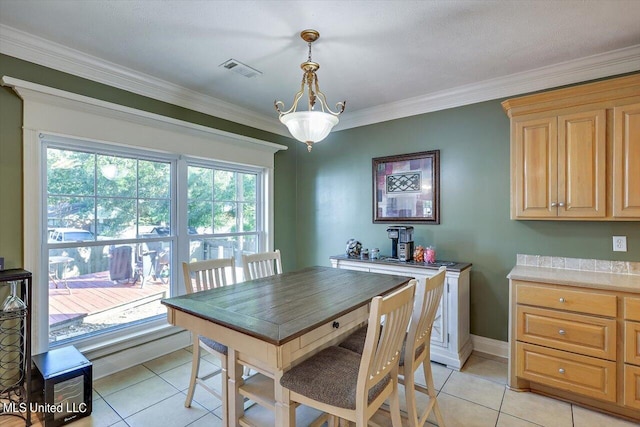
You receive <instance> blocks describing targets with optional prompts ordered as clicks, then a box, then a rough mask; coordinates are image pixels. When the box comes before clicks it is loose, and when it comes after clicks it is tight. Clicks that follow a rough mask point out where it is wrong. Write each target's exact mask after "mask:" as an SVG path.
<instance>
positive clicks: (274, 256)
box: [242, 249, 282, 280]
mask: <svg viewBox="0 0 640 427" xmlns="http://www.w3.org/2000/svg"><path fill="white" fill-rule="evenodd" d="M242 263H243V269H244V280H253V279H261V278H263V277H268V276H273V275H274V274H282V260H281V258H280V250H278V249H276V250H275V251H273V252H262V253H258V254H253V255H242Z"/></svg>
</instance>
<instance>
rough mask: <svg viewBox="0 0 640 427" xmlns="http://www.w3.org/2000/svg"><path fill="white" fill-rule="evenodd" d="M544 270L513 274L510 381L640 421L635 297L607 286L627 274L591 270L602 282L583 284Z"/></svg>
mask: <svg viewBox="0 0 640 427" xmlns="http://www.w3.org/2000/svg"><path fill="white" fill-rule="evenodd" d="M516 268H517V267H516ZM514 270H515V269H514ZM546 270H549V269H546ZM544 274H546V276H545V278H544V279H543V280H544V282H542V281H540V282H538V281H532V280H522V279H520V278H516V279H514V276H513V271H512V273H511V274H510V281H509V282H510V288H509V292H510V307H509V312H510V316H509V341H510V355H509V387H510V388H511V389H513V390H516V391H529V390H532V391H537V392H540V393H543V394H548V395H552V396H556V397H560V398H562V399H565V400H569V401H574V402H577V403H579V404H582V405H586V406H590V407H593V408H596V409H600V410H603V411H607V412H611V413H614V414H617V415H621V416H624V417H627V418H631V419H633V420H636V421H640V297H638V296H637V294H634V293H631V292H623V291H620V290H609V288H608V287H607V286H609V287H610V286H611V285H610V284H611V283H614V282H615V280H616V279H617V280H627V281H630V280H629V279H620V278H615V277H613V276H614V275H608V276H606V277H605V273H593V274H596V275H598V274H599V275H600V277H605V278H604V279H602V280H603V282H605V284H604V285H602V287H596V286H594V285H593V283H590V284H589V286H581V285H579V284H576V285H568V284H567V275H565V276H562V277H560V278H559V280H558V282H557V283H550V281H551V280H550V278H549V273H548V271H547V273H544ZM516 276H517V274H516ZM610 276H611V277H610ZM639 283H640V281H639ZM629 288H630V289H635V287H634V286H630V287H629Z"/></svg>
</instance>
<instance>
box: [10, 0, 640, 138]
mask: <svg viewBox="0 0 640 427" xmlns="http://www.w3.org/2000/svg"><path fill="white" fill-rule="evenodd" d="M306 28H314V29H316V30H318V31H319V32H320V34H321V36H320V39H319V40H318V42H316V43H315V44H314V46H313V60H314V61H316V62H319V63H320V65H321V67H320V70H319V71H318V77H319V81H320V87H321V89H322V90H323V91H324V92H325V94H326V95H327V98H328V101H329V103H330V105H331V106H333V105H334V104H335V103H336V102H338V101H342V100H346V101H347V109H346V111H345V113H344V114H343V116H342V123H341V127H342V128H347V127H354V126H360V125H363V124H369V123H373V122H377V121H384V120H389V119H393V118H397V117H402V116H407V115H412V114H419V113H422V112H427V111H433V110H436V109H442V108H448V107H451V106H455V105H463V104H465V103H471V102H478V101H482V100H487V99H494V98H498V97H503V96H510V95H514V94H517V93H523V92H526V91H532V90H538V89H544V88H547V87H553V86H558V85H562V84H568V83H573V82H576V81H584V80H586V79H592V78H598V77H604V76H607V75H613V74H618V73H623V72H628V71H634V70H640V1H639V0H599V1H591V0H521V1H508V0H472V1H461V0H449V1H444V0H439V1H436V0H431V1H429V0H425V1H398V0H397V1H308V0H305V1H260V0H258V1H215V0H211V1H195V0H186V1H184V0H183V1H172V0H165V1H160V0H156V1H152V0H146V1H107V0H91V1H78V0H0V52H2V53H6V54H9V55H12V56H17V57H19V58H21V59H26V60H30V61H33V62H37V63H41V64H42V65H46V66H51V67H53V68H57V69H60V70H62V71H66V72H73V73H75V74H78V75H81V76H83V77H88V78H91V79H94V80H96V81H101V82H103V83H108V84H112V85H113V86H116V87H121V88H125V89H128V90H131V91H133V92H136V93H141V94H143V95H146V96H153V97H155V98H158V99H162V100H165V101H169V102H174V103H176V104H179V105H183V106H186V107H189V108H193V109H196V110H199V111H204V112H207V113H210V114H214V115H218V116H220V117H223V118H228V119H231V120H235V121H238V122H240V123H244V124H249V125H251V126H254V127H257V128H262V129H265V130H270V131H276V132H278V133H282V134H286V130H285V129H284V127H283V126H282V125H280V124H279V122H278V121H277V113H276V112H275V110H274V109H273V101H274V100H276V99H278V100H282V101H284V102H285V105H286V106H287V107H288V106H289V105H291V101H292V98H293V95H294V93H295V91H296V90H297V89H298V87H299V84H300V79H301V77H302V71H301V70H300V68H299V65H300V63H301V62H303V61H305V60H306V57H307V47H306V44H305V43H304V42H303V41H302V40H301V39H300V38H299V32H300V31H301V30H303V29H306ZM230 58H234V59H236V60H239V61H241V62H243V63H245V64H247V65H249V66H251V67H253V68H256V69H258V70H260V71H261V72H262V73H263V74H262V75H261V76H258V77H254V78H250V79H248V78H245V77H243V76H240V75H238V74H236V73H233V72H230V71H228V70H226V69H224V68H223V67H220V66H219V65H220V64H221V63H223V62H224V61H226V60H227V59H230Z"/></svg>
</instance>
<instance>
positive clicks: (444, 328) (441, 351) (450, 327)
mask: <svg viewBox="0 0 640 427" xmlns="http://www.w3.org/2000/svg"><path fill="white" fill-rule="evenodd" d="M331 265H332V266H333V267H334V268H342V269H347V270H358V271H368V272H370V273H381V274H396V275H400V276H410V277H413V278H415V279H417V280H424V279H426V278H427V277H430V276H433V275H434V274H436V273H437V272H438V270H437V269H433V268H425V267H422V266H420V265H419V264H405V263H395V264H386V263H376V262H375V261H373V260H369V261H361V260H358V259H353V258H346V257H332V258H331ZM464 266H465V267H466V268H463V269H461V270H449V269H447V273H446V279H445V290H444V293H443V295H442V301H441V302H440V307H439V308H438V312H437V313H436V319H435V321H434V325H433V330H432V332H431V360H432V361H434V362H438V363H442V364H444V365H447V367H449V368H451V369H456V370H460V368H462V366H463V365H464V362H466V360H467V359H468V358H469V356H470V355H471V351H472V349H473V346H472V344H471V335H470V333H469V272H470V270H471V264H464Z"/></svg>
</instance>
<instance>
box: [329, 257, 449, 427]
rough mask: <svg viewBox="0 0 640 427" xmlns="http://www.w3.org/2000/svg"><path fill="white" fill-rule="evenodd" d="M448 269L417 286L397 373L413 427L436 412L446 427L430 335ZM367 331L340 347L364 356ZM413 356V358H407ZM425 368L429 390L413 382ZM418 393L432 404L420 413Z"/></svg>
mask: <svg viewBox="0 0 640 427" xmlns="http://www.w3.org/2000/svg"><path fill="white" fill-rule="evenodd" d="M445 275H446V267H440V269H439V270H438V273H436V274H435V275H433V276H431V277H429V278H427V279H426V280H425V281H420V282H419V283H418V284H417V285H416V295H415V303H414V307H413V313H412V315H411V322H410V323H409V330H408V332H407V334H406V338H405V342H404V345H403V347H402V355H401V356H400V363H399V369H398V373H399V375H400V377H399V382H400V384H403V385H404V386H405V397H406V405H407V418H408V421H409V426H410V427H422V426H424V424H425V422H426V421H427V417H428V416H429V414H430V413H431V411H432V410H433V412H434V414H435V416H436V420H437V421H438V426H440V427H443V426H444V425H445V424H444V418H443V416H442V413H441V411H440V407H439V406H438V402H437V400H436V391H435V386H434V383H433V372H432V370H431V346H430V342H431V331H432V329H433V322H434V320H435V317H436V313H437V311H438V306H439V304H440V300H441V298H442V293H443V292H444V282H445ZM366 333H367V327H366V326H365V327H363V328H360V329H358V330H357V331H356V332H354V333H353V334H351V335H350V336H349V337H348V338H347V339H346V340H344V341H343V342H341V343H340V344H339V346H340V347H343V348H346V349H348V350H351V351H354V352H356V353H359V354H361V353H362V352H363V351H364V349H365V348H366V345H367V344H366V343H365V338H366ZM411 354H413V357H407V355H411ZM420 365H422V369H423V372H424V378H425V381H426V387H423V386H422V385H420V384H416V383H415V380H414V376H415V372H416V370H417V369H418V368H419V367H420ZM416 391H420V392H421V393H425V394H426V395H427V396H428V397H429V404H428V405H427V406H426V407H425V408H424V409H423V411H422V412H421V413H418V408H417V406H416Z"/></svg>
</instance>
